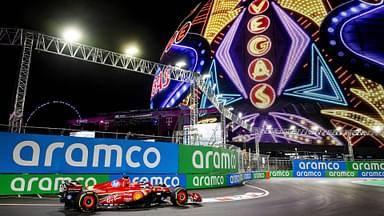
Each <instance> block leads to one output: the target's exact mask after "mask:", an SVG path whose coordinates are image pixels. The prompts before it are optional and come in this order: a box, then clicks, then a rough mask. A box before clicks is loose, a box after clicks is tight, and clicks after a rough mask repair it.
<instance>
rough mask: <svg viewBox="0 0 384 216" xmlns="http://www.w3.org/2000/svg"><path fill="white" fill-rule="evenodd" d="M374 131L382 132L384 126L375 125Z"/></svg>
mask: <svg viewBox="0 0 384 216" xmlns="http://www.w3.org/2000/svg"><path fill="white" fill-rule="evenodd" d="M373 131H375V132H376V133H381V131H383V127H382V126H380V125H376V126H374V127H373Z"/></svg>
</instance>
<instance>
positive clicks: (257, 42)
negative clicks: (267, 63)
mask: <svg viewBox="0 0 384 216" xmlns="http://www.w3.org/2000/svg"><path fill="white" fill-rule="evenodd" d="M271 46H272V43H271V39H269V37H267V36H265V35H256V36H254V37H253V38H252V39H251V40H250V41H249V42H248V45H247V49H248V53H249V54H251V55H253V56H257V57H259V56H263V55H265V54H267V53H268V52H269V50H270V49H271Z"/></svg>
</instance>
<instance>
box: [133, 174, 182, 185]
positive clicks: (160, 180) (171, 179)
mask: <svg viewBox="0 0 384 216" xmlns="http://www.w3.org/2000/svg"><path fill="white" fill-rule="evenodd" d="M132 182H150V183H151V184H152V185H160V184H165V185H166V186H167V187H177V186H180V185H181V181H180V178H179V177H178V176H164V177H163V176H151V177H147V176H136V177H133V178H132Z"/></svg>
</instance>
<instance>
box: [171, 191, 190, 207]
mask: <svg viewBox="0 0 384 216" xmlns="http://www.w3.org/2000/svg"><path fill="white" fill-rule="evenodd" d="M171 202H172V204H173V205H175V206H184V205H185V204H186V203H187V202H188V193H187V191H186V190H185V189H184V188H181V187H176V188H175V189H174V191H173V192H172V194H171Z"/></svg>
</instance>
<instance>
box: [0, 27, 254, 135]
mask: <svg viewBox="0 0 384 216" xmlns="http://www.w3.org/2000/svg"><path fill="white" fill-rule="evenodd" d="M0 45H9V46H22V47H23V51H22V58H21V65H20V70H19V75H18V85H17V90H16V94H15V103H14V110H13V112H12V113H11V115H10V118H9V130H10V131H11V132H16V133H20V132H21V128H22V125H23V115H24V104H25V98H26V93H27V85H28V76H29V69H30V64H31V57H32V53H33V52H32V51H33V50H38V51H42V52H47V53H51V54H56V55H60V56H65V57H70V58H75V59H79V60H83V61H87V62H92V63H96V64H101V65H105V66H110V67H114V68H119V69H122V70H126V71H131V72H137V73H141V74H147V75H152V76H155V75H156V72H157V71H163V70H165V69H167V70H168V71H169V74H170V79H172V80H176V81H181V82H188V83H191V87H190V88H191V89H190V92H191V110H190V118H191V120H190V122H191V126H192V128H193V127H194V126H195V125H196V124H197V120H198V106H197V103H198V101H197V100H198V99H197V94H196V90H197V89H200V91H201V92H202V93H203V94H205V95H206V96H207V98H208V99H209V100H210V101H211V103H212V104H213V106H215V107H216V109H217V110H218V111H219V112H220V113H221V114H222V116H223V117H225V118H228V119H229V120H230V121H232V122H234V123H235V124H238V125H240V126H241V127H243V128H244V129H246V130H248V131H250V132H251V133H252V132H253V130H254V128H253V127H252V126H251V125H250V124H248V123H247V122H246V121H243V120H241V118H239V117H238V116H237V115H235V114H234V113H233V112H232V111H230V110H229V109H227V108H225V107H224V105H223V104H222V103H220V102H219V100H218V96H217V95H215V93H214V92H213V91H212V89H213V88H212V87H211V86H209V85H207V84H206V82H204V78H203V76H201V75H199V74H198V73H194V72H192V71H187V70H183V69H181V68H179V67H173V66H170V65H164V64H160V63H156V62H153V61H148V60H145V59H140V58H137V57H133V56H127V55H124V54H120V53H116V52H112V51H108V50H105V49H100V48H96V47H93V46H89V45H84V44H80V43H74V42H69V41H66V40H64V39H61V38H58V37H53V36H49V35H45V34H42V33H39V32H36V31H32V30H25V29H19V28H0Z"/></svg>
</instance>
